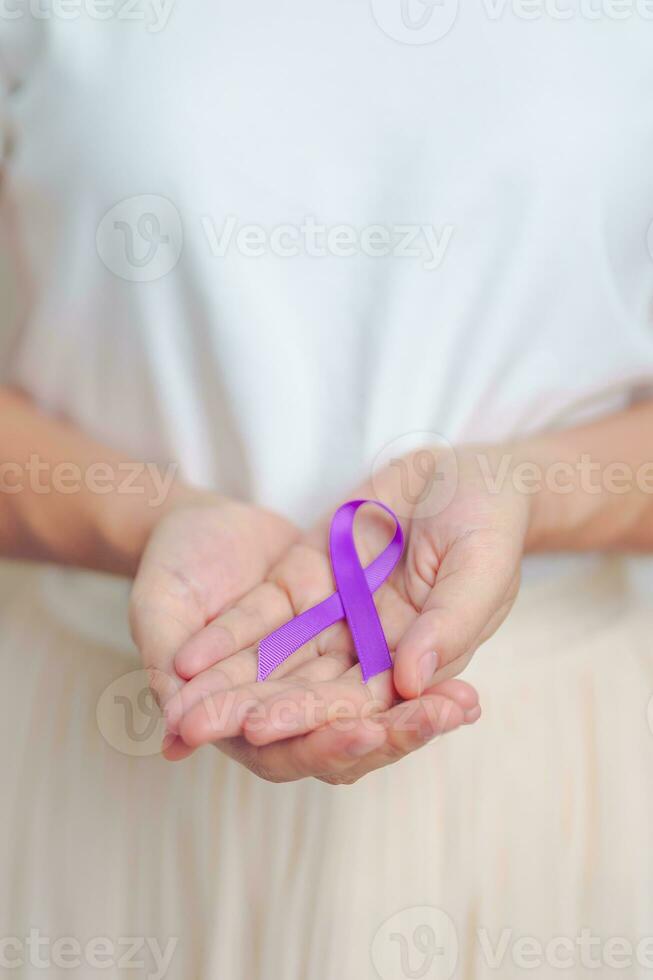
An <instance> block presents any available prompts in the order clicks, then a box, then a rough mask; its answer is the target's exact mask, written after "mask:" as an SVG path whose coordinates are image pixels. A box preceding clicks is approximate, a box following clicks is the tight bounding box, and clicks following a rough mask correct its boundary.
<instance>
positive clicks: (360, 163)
mask: <svg viewBox="0 0 653 980" xmlns="http://www.w3.org/2000/svg"><path fill="white" fill-rule="evenodd" d="M10 6H11V5H10ZM15 6H16V9H19V10H22V11H23V13H22V15H21V16H18V17H15V18H13V19H10V18H9V17H6V16H5V17H3V18H2V19H1V20H0V61H1V62H2V64H3V68H4V77H5V90H6V95H5V99H4V108H3V129H4V131H5V143H6V144H7V145H8V149H7V153H6V157H5V162H4V180H3V185H2V207H3V216H4V220H5V221H6V223H7V227H8V229H9V233H10V235H11V240H12V251H13V254H14V256H15V265H16V273H17V276H18V283H19V298H20V310H19V313H20V316H19V324H18V325H17V330H16V337H15V343H14V345H13V348H12V354H11V357H10V359H9V361H8V362H7V363H6V364H5V366H4V371H3V373H4V375H5V376H6V377H9V378H11V379H12V380H14V381H17V382H19V383H20V384H21V385H23V386H24V387H25V388H27V389H28V390H29V391H30V392H31V393H32V394H33V395H34V396H35V397H36V398H37V399H38V400H39V402H40V403H41V404H42V405H43V406H44V407H46V408H47V409H48V410H51V411H56V412H58V413H62V414H64V415H65V416H67V417H69V418H71V419H73V420H74V421H75V422H77V423H78V424H79V425H80V426H82V427H83V428H85V429H86V430H88V431H89V432H91V433H92V434H93V435H95V436H96V437H98V438H99V439H101V440H104V441H106V442H109V443H111V444H113V445H115V446H119V447H121V448H122V449H124V450H125V451H126V452H128V453H131V454H133V455H134V456H136V457H145V458H147V459H157V460H160V461H162V462H167V461H169V460H171V459H175V460H179V462H180V463H181V465H182V468H183V471H184V473H185V475H186V476H187V477H188V478H189V479H192V480H195V481H197V482H200V483H203V484H207V485H210V486H214V487H216V488H217V489H218V490H220V491H222V492H225V493H232V494H237V495H240V496H244V497H247V498H250V499H253V500H257V501H261V502H264V503H265V504H267V505H269V506H272V507H276V508H278V509H281V510H283V511H285V512H286V513H287V514H289V515H292V516H293V517H294V518H295V519H298V520H300V521H309V520H310V519H312V517H313V516H314V515H315V514H316V513H317V512H321V511H322V509H323V508H325V507H328V506H329V504H331V503H333V501H334V500H335V499H336V498H337V497H338V496H339V495H340V494H341V493H343V492H346V491H347V489H348V488H350V487H352V486H354V485H355V484H356V482H357V481H358V480H359V479H360V478H361V476H365V475H366V473H368V472H369V466H370V464H371V461H372V460H373V459H374V457H375V456H376V454H377V453H378V452H379V451H380V450H382V449H383V447H384V446H386V445H387V444H388V443H391V442H392V441H393V440H395V439H400V445H401V438H402V437H406V438H407V439H409V438H410V433H414V432H424V431H432V432H435V433H439V434H441V435H443V436H444V437H446V438H447V439H449V440H451V441H454V442H455V441H458V440H476V439H482V440H486V439H501V438H503V437H507V436H512V435H515V434H524V433H528V432H529V431H533V430H535V429H537V428H540V427H543V426H548V425H553V424H561V423H563V422H565V421H567V420H571V418H572V417H574V416H577V414H578V413H579V412H590V413H600V412H603V411H606V410H609V409H612V408H614V406H615V405H619V404H622V403H623V402H625V401H626V400H627V399H629V398H630V397H632V395H633V393H634V392H635V391H636V390H638V389H639V388H640V387H643V386H645V385H647V384H648V383H650V381H651V379H652V378H653V327H652V316H653V231H651V222H652V221H653V12H651V11H648V14H650V16H647V10H648V8H647V7H646V5H645V4H644V3H639V4H637V3H635V2H634V0H633V3H632V5H631V6H628V4H626V5H625V6H624V5H620V7H619V9H620V10H621V11H622V15H623V12H624V11H626V15H625V16H621V18H620V19H617V18H616V15H614V12H612V14H611V11H612V7H613V6H614V5H612V6H611V5H610V4H608V3H607V2H602V0H595V3H594V6H592V5H591V4H589V3H588V2H587V0H583V2H578V3H577V2H575V0H563V2H559V3H558V4H557V5H553V4H551V3H550V2H549V0H542V2H541V6H539V7H538V5H537V3H536V4H535V5H534V4H533V3H532V2H529V3H528V4H526V3H523V4H520V2H519V0H513V2H511V3H510V4H508V3H499V2H497V0H492V2H490V0H478V2H465V3H463V4H461V5H460V9H457V7H456V6H455V4H454V0H443V4H442V5H439V6H438V5H433V4H427V3H424V2H422V0H410V2H408V0H321V2H316V3H306V2H305V0H275V2H274V3H270V2H269V0H250V2H248V3H234V2H226V0H177V2H176V4H174V5H173V6H171V5H170V3H169V2H166V0H164V2H163V3H161V2H158V3H155V2H154V0H148V2H145V0H141V2H139V3H138V4H136V6H135V7H134V6H132V5H126V4H124V3H123V2H122V0H121V2H115V3H113V4H111V3H110V4H109V5H108V6H107V5H106V4H104V3H103V4H101V5H100V4H98V5H97V6H96V5H95V4H94V3H93V2H92V0H78V2H77V4H75V3H74V2H73V3H71V4H68V5H62V4H58V5H55V6H54V8H49V7H48V5H47V4H45V3H41V4H40V5H36V4H32V7H33V8H35V9H38V10H39V11H40V13H39V15H38V16H36V15H35V14H34V13H32V14H29V13H27V12H26V10H28V4H27V2H26V0H25V3H23V4H22V6H19V5H15ZM12 9H13V8H12ZM65 11H67V14H65V15H64V12H65ZM533 11H535V16H534V15H533ZM538 11H539V15H538ZM597 11H598V14H597ZM100 16H101V17H102V18H104V19H100ZM121 202H122V203H121ZM407 434H408V435H407Z"/></svg>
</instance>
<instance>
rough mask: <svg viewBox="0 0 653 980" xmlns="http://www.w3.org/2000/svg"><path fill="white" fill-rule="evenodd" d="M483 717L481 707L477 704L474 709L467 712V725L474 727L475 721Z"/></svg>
mask: <svg viewBox="0 0 653 980" xmlns="http://www.w3.org/2000/svg"><path fill="white" fill-rule="evenodd" d="M480 717H481V706H480V704H477V705H476V706H475V707H474V708H470V709H469V710H468V711H466V712H465V724H466V725H473V724H474V722H475V721H478V719H479V718H480Z"/></svg>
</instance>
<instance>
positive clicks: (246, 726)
mask: <svg viewBox="0 0 653 980" xmlns="http://www.w3.org/2000/svg"><path fill="white" fill-rule="evenodd" d="M434 693H437V694H439V695H442V696H443V697H445V698H449V699H450V700H451V701H453V702H455V703H456V704H458V705H459V706H460V708H461V710H462V711H463V712H465V711H467V710H470V709H472V708H474V707H476V706H477V705H478V695H477V693H476V691H475V690H474V688H473V687H472V686H471V685H470V684H467V683H465V682H464V681H458V680H451V681H444V682H443V683H442V684H440V685H438V686H437V688H436V689H434ZM396 700H397V696H396V691H395V690H394V686H393V684H392V678H391V674H390V672H389V671H388V672H386V673H383V674H379V675H377V676H376V677H374V678H372V679H371V680H370V681H369V683H367V684H363V683H362V681H361V676H360V667H355V668H352V670H351V671H349V672H348V673H347V674H345V675H343V676H342V677H340V678H338V680H337V681H332V682H329V683H322V684H319V683H317V684H314V683H307V684H304V685H303V686H299V687H294V688H291V687H289V688H286V689H285V690H282V691H280V692H279V693H276V694H272V695H271V696H270V697H269V698H268V699H267V700H266V701H265V702H263V703H262V704H261V705H260V707H259V708H257V710H255V711H252V712H250V713H247V714H245V715H244V717H243V734H244V736H245V738H246V739H247V741H248V742H250V743H251V744H252V745H268V744H270V743H272V742H277V741H280V740H282V739H286V738H290V737H293V736H297V735H303V734H306V733H308V732H310V731H312V730H314V729H316V728H319V727H321V726H322V725H328V724H337V725H342V724H343V723H344V724H346V723H347V722H348V721H350V720H352V719H359V718H361V717H372V716H374V717H375V716H376V715H377V714H379V713H380V712H383V711H385V710H386V709H387V708H388V707H389V706H390V705H391V704H393V703H394V702H395V701H396Z"/></svg>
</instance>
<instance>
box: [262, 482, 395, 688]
mask: <svg viewBox="0 0 653 980" xmlns="http://www.w3.org/2000/svg"><path fill="white" fill-rule="evenodd" d="M365 504H372V505H373V506H376V507H381V508H382V509H383V510H384V511H385V512H386V513H387V514H389V515H390V517H392V519H393V520H394V522H395V533H394V537H393V538H392V541H391V542H390V543H389V544H388V545H387V546H386V547H385V548H384V550H383V551H382V552H381V554H380V555H378V556H377V557H376V558H375V559H374V561H373V562H371V563H370V564H369V565H368V566H367V568H363V567H362V565H361V563H360V559H359V557H358V553H357V551H356V546H355V544H354V519H355V517H356V512H357V511H358V510H359V508H360V507H363V506H364V505H365ZM403 549H404V536H403V532H402V530H401V525H400V524H399V521H398V519H397V517H396V515H395V514H394V513H393V512H392V511H391V510H390V508H389V507H387V506H386V505H385V504H382V503H381V502H380V501H379V500H350V501H348V503H346V504H343V505H342V507H339V508H338V510H337V511H336V512H335V514H334V515H333V519H332V521H331V530H330V534H329V552H330V555H331V567H332V569H333V576H334V578H335V580H336V586H337V592H334V593H333V595H331V596H329V598H328V599H324V600H323V601H322V602H320V603H318V604H317V605H316V606H313V607H312V608H311V609H307V610H306V611H305V612H303V613H300V615H299V616H295V618H294V619H291V620H290V622H288V623H285V624H284V625H283V626H281V627H279V629H277V630H274V632H273V633H270V634H269V636H266V637H265V639H264V640H262V641H261V644H260V646H259V650H258V676H257V679H258V680H259V681H263V680H265V679H266V677H268V676H269V675H270V674H271V673H272V671H273V670H274V669H275V667H278V666H279V665H280V664H281V663H283V661H284V660H286V659H287V658H288V657H289V656H290V655H291V654H292V653H294V652H295V651H296V650H299V648H300V647H301V646H303V645H304V643H307V642H308V641H309V640H311V639H312V638H313V637H314V636H317V635H318V633H321V632H322V631H323V630H325V629H327V628H328V627H329V626H333V624H334V623H337V622H338V620H340V619H346V620H347V624H348V625H349V629H350V630H351V635H352V639H353V641H354V647H355V649H356V654H357V656H358V660H359V662H360V665H361V671H362V674H363V680H364V681H365V682H367V681H369V680H370V678H371V677H374V676H375V675H376V674H380V673H381V672H382V671H384V670H388V669H389V668H390V667H391V666H392V659H391V657H390V651H389V650H388V644H387V641H386V638H385V634H384V632H383V627H382V625H381V620H380V619H379V614H378V613H377V611H376V606H375V605H374V598H373V593H374V592H376V590H377V589H378V588H379V586H380V585H382V584H383V582H385V580H386V579H387V578H388V576H389V575H390V573H391V572H392V571H393V569H394V568H395V566H396V565H397V562H398V561H399V559H400V558H401V555H402V552H403Z"/></svg>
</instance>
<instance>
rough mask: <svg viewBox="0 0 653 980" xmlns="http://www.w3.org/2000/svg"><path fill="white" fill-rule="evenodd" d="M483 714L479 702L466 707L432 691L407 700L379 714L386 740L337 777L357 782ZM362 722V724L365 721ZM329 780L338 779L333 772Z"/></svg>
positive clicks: (341, 779) (472, 722)
mask: <svg viewBox="0 0 653 980" xmlns="http://www.w3.org/2000/svg"><path fill="white" fill-rule="evenodd" d="M480 717H481V709H480V706H479V705H478V704H476V705H475V706H474V707H471V708H469V709H467V710H465V709H463V708H462V707H461V705H460V704H459V703H457V702H455V701H451V700H450V699H449V698H447V697H442V696H440V694H436V693H433V691H429V692H428V693H427V694H425V695H424V696H423V697H422V698H419V699H416V700H413V701H404V702H402V703H401V704H399V705H396V706H395V707H393V708H390V709H389V710H388V711H386V712H384V713H383V714H382V715H381V716H380V717H379V719H378V722H379V724H381V725H382V726H383V729H384V736H385V737H384V740H383V742H381V743H380V744H379V745H378V746H377V747H376V748H375V749H373V750H372V751H370V752H368V753H366V754H365V755H364V756H362V757H361V758H359V759H357V760H355V762H354V763H353V764H352V765H351V766H350V767H349V769H348V770H346V771H345V772H344V774H340V778H339V779H338V780H337V781H340V782H342V781H345V782H348V783H353V782H356V781H357V780H358V779H360V778H361V777H362V776H365V775H367V773H369V772H373V771H374V770H375V769H381V768H383V767H384V766H388V765H392V764H394V763H395V762H399V761H400V760H401V759H403V758H404V757H405V756H407V755H409V754H410V753H411V752H415V751H416V750H417V749H421V748H423V747H424V746H425V745H428V744H429V743H430V742H432V741H433V740H434V739H436V738H437V737H438V736H440V735H446V734H449V733H450V732H453V731H455V730H456V729H457V728H460V727H461V726H463V725H472V724H474V723H475V722H476V721H478V719H479V718H480ZM359 724H360V725H361V726H363V725H365V722H361V723H359ZM357 734H358V729H356V730H354V731H353V732H352V737H356V735H357ZM343 777H344V778H343ZM327 781H328V782H334V781H336V780H334V779H333V777H332V776H331V777H327Z"/></svg>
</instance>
